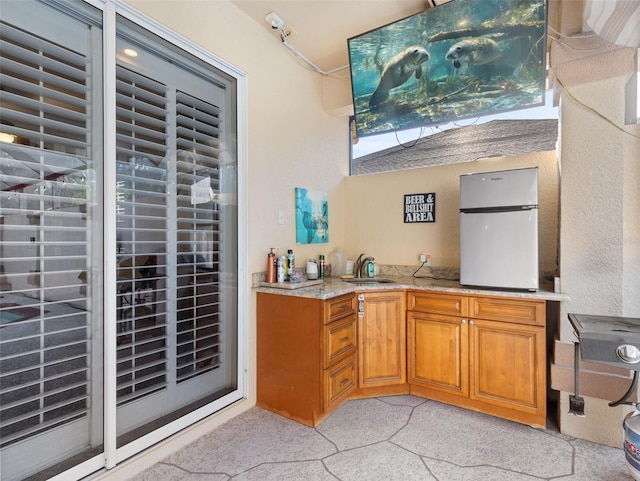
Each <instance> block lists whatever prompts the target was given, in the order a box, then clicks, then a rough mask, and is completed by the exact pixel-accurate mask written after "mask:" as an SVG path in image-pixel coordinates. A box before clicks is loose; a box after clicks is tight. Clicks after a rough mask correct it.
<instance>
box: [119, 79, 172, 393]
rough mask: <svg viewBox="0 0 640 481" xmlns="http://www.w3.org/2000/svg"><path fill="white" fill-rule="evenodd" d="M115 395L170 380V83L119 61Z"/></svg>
mask: <svg viewBox="0 0 640 481" xmlns="http://www.w3.org/2000/svg"><path fill="white" fill-rule="evenodd" d="M116 76H117V110H116V112H117V129H116V130H117V176H116V179H117V185H118V193H117V201H118V205H117V242H118V245H117V252H118V267H117V275H118V286H117V292H118V302H117V305H118V310H117V316H118V319H117V330H118V335H117V345H118V400H119V402H125V401H128V400H131V399H135V398H137V397H139V396H141V395H144V394H146V393H149V392H154V391H156V390H158V389H161V388H164V387H165V386H166V383H167V370H168V367H167V354H166V350H167V326H166V324H167V303H166V299H167V295H166V280H165V277H166V273H167V266H166V265H165V262H166V260H167V256H166V255H165V254H164V253H165V252H166V244H167V229H168V225H167V222H168V220H167V209H168V197H169V183H168V172H167V163H166V155H167V145H166V144H167V137H168V135H167V119H166V117H167V87H166V86H165V85H163V84H162V83H159V82H156V81H155V80H151V79H148V78H146V77H144V76H142V75H140V74H137V73H135V72H133V71H131V70H129V69H126V68H124V67H122V66H118V67H117V71H116Z"/></svg>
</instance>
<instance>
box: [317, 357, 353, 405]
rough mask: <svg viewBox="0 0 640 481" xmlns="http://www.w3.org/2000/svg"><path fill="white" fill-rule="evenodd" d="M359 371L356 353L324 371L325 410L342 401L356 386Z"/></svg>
mask: <svg viewBox="0 0 640 481" xmlns="http://www.w3.org/2000/svg"><path fill="white" fill-rule="evenodd" d="M357 372H358V371H357V369H356V355H355V354H352V355H351V356H349V357H347V358H346V359H345V360H344V361H343V362H341V363H338V364H337V365H335V366H333V367H332V368H330V369H326V370H325V371H324V376H325V410H329V409H331V408H332V407H333V406H334V405H336V404H337V403H339V402H341V401H342V400H343V399H344V398H346V396H347V393H348V392H349V391H351V390H352V389H353V388H355V387H356V382H357V377H356V376H357V374H356V373H357Z"/></svg>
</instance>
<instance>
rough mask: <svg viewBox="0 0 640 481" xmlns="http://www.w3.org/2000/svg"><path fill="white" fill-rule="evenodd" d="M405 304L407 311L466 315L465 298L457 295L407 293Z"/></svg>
mask: <svg viewBox="0 0 640 481" xmlns="http://www.w3.org/2000/svg"><path fill="white" fill-rule="evenodd" d="M407 304H408V307H407V309H408V310H409V311H421V312H432V313H435V314H444V315H448V316H459V317H464V316H466V315H467V297H466V296H463V295H458V294H439V293H438V294H436V293H432V292H420V291H409V294H408V299H407Z"/></svg>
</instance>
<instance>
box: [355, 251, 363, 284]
mask: <svg viewBox="0 0 640 481" xmlns="http://www.w3.org/2000/svg"><path fill="white" fill-rule="evenodd" d="M363 255H364V252H363V253H362V254H360V255H359V256H358V260H357V261H356V266H355V269H354V273H353V275H354V276H355V277H356V278H357V279H360V276H361V274H360V269H362V260H361V259H362V256H363Z"/></svg>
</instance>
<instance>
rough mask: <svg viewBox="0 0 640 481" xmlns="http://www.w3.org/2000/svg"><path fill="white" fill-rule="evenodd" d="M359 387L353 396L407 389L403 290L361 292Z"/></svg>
mask: <svg viewBox="0 0 640 481" xmlns="http://www.w3.org/2000/svg"><path fill="white" fill-rule="evenodd" d="M358 339H359V342H358V360H359V363H358V364H359V376H358V378H359V383H358V385H359V388H360V389H359V390H358V392H357V393H355V394H354V396H353V397H366V396H375V395H383V394H399V393H406V392H408V386H407V384H406V383H407V376H406V372H407V361H406V360H407V355H406V353H407V351H406V342H407V341H406V305H405V294H404V292H402V291H367V292H364V293H358Z"/></svg>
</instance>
